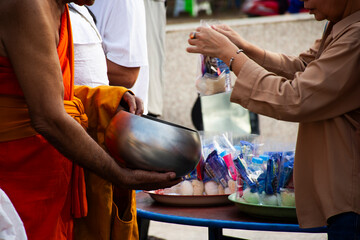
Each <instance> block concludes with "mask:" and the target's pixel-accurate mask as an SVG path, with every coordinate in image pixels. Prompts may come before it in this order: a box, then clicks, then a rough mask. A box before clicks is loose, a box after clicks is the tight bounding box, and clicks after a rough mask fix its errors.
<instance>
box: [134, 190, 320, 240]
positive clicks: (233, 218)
mask: <svg viewBox="0 0 360 240" xmlns="http://www.w3.org/2000/svg"><path fill="white" fill-rule="evenodd" d="M136 204H137V214H138V222H139V228H140V235H143V236H144V235H146V236H144V238H146V237H147V227H148V223H149V221H150V220H154V221H160V222H166V223H175V224H183V225H191V226H203V227H208V233H209V240H229V239H239V238H233V237H229V236H224V235H223V233H222V230H223V229H224V228H228V229H242V230H255V231H280V232H308V233H324V232H326V228H325V227H322V228H310V229H302V228H299V225H298V224H297V223H296V221H292V222H291V221H283V220H272V219H261V218H255V217H251V216H248V215H246V214H243V213H241V212H240V211H239V210H238V209H237V207H236V206H235V205H233V204H231V203H230V204H229V205H222V206H214V207H173V206H167V205H164V204H159V203H157V202H155V201H154V200H153V199H152V198H151V197H150V195H148V194H147V193H144V192H138V193H137V196H136ZM144 226H145V227H144ZM141 229H142V230H141ZM144 232H145V233H144Z"/></svg>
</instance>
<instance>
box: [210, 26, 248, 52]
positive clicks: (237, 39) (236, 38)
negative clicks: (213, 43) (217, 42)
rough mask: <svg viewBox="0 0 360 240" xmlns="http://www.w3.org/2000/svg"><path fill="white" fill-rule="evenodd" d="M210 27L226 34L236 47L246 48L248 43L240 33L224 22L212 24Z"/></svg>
mask: <svg viewBox="0 0 360 240" xmlns="http://www.w3.org/2000/svg"><path fill="white" fill-rule="evenodd" d="M211 28H212V29H214V30H215V31H217V32H219V33H221V34H223V35H224V36H226V37H227V38H228V39H229V40H230V41H231V42H232V43H234V44H235V45H236V46H237V47H238V48H241V49H244V50H245V49H246V48H247V47H246V46H247V45H248V43H247V41H246V40H245V39H243V38H242V37H241V36H240V34H238V33H237V32H236V31H234V30H233V29H232V28H231V27H229V26H228V25H226V24H219V25H212V26H211Z"/></svg>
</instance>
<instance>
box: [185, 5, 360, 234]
mask: <svg viewBox="0 0 360 240" xmlns="http://www.w3.org/2000/svg"><path fill="white" fill-rule="evenodd" d="M304 6H305V8H307V9H308V10H309V11H310V14H314V15H315V18H316V20H318V21H321V20H325V19H326V20H328V21H329V22H328V24H327V27H326V31H325V32H324V35H323V37H322V39H320V40H318V41H316V42H315V44H314V45H313V46H312V47H311V48H310V49H309V50H308V51H306V52H304V53H302V54H300V55H299V56H298V57H292V56H287V55H284V54H278V53H272V52H269V51H265V50H263V49H261V48H259V47H257V46H255V45H253V44H251V43H249V42H247V41H246V40H244V39H243V38H242V37H241V36H240V35H239V34H238V33H236V32H235V31H233V30H232V29H231V28H230V27H228V26H226V25H218V26H212V28H203V27H199V28H198V29H197V30H196V32H194V33H195V38H194V33H192V34H191V35H190V36H191V37H190V39H189V40H188V42H189V44H190V45H191V46H189V47H188V48H187V51H188V52H190V53H201V54H205V55H208V56H212V57H218V58H220V59H221V60H223V61H224V62H225V63H228V65H229V66H230V69H232V71H233V72H234V73H235V74H236V75H237V80H236V83H235V85H234V88H233V92H232V95H231V101H232V102H236V103H238V104H240V105H242V106H243V107H245V108H247V109H249V110H250V111H252V112H256V113H259V114H263V115H266V116H269V117H273V118H276V119H280V120H285V121H292V122H299V130H298V139H297V147H296V157H295V170H294V180H295V191H296V209H297V216H298V221H299V224H300V227H302V228H310V227H320V226H324V225H328V236H329V239H338V237H339V236H340V237H341V238H342V239H355V238H354V233H355V232H356V234H357V235H356V236H357V238H356V239H360V215H359V214H360V1H359V0H343V1H338V0H305V1H304ZM239 49H240V50H239ZM356 224H357V226H356ZM346 234H348V235H346ZM351 234H352V235H351ZM346 236H349V237H348V238H346Z"/></svg>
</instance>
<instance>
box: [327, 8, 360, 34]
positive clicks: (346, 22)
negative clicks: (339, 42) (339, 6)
mask: <svg viewBox="0 0 360 240" xmlns="http://www.w3.org/2000/svg"><path fill="white" fill-rule="evenodd" d="M356 22H360V11H357V12H354V13H353V14H351V15H350V16H347V17H346V18H344V19H342V20H341V21H339V22H337V23H336V24H335V25H334V26H333V29H332V37H333V38H334V37H336V36H337V35H339V34H340V33H341V32H342V31H343V30H344V29H346V28H347V27H349V26H350V25H352V24H354V23H356Z"/></svg>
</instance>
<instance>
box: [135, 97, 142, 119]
mask: <svg viewBox="0 0 360 240" xmlns="http://www.w3.org/2000/svg"><path fill="white" fill-rule="evenodd" d="M135 101H136V111H135V114H136V115H141V114H143V113H144V103H143V101H142V100H141V98H138V97H135Z"/></svg>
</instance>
